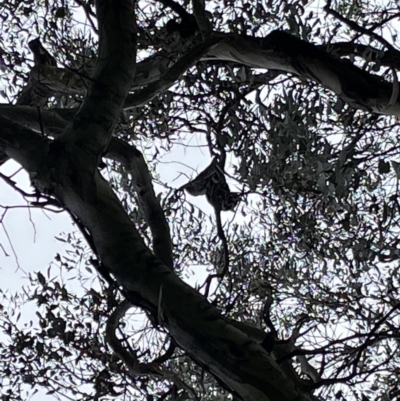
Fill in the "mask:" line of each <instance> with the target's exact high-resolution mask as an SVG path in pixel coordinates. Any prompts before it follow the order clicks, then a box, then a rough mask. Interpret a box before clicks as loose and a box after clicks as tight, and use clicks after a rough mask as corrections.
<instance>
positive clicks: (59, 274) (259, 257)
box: [0, 0, 400, 401]
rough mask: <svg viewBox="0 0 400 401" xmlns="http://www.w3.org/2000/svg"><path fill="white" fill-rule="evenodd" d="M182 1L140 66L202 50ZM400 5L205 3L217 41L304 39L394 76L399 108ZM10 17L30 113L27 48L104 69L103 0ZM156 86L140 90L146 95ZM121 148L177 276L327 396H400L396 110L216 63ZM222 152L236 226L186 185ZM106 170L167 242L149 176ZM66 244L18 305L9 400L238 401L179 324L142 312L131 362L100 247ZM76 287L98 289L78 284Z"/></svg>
mask: <svg viewBox="0 0 400 401" xmlns="http://www.w3.org/2000/svg"><path fill="white" fill-rule="evenodd" d="M171 4H175V6H174V5H171ZM176 4H178V3H173V2H172V1H171V0H160V1H146V2H138V4H137V5H136V16H137V25H138V32H139V33H138V56H137V57H138V60H139V61H142V60H146V59H148V58H151V59H152V60H154V63H156V62H157V60H158V59H161V58H168V57H177V55H182V54H185V52H188V51H190V49H191V48H192V47H194V46H195V45H196V42H195V41H193V40H192V39H191V37H192V36H193V35H197V36H195V37H196V38H197V39H196V40H198V36H199V34H198V33H197V34H196V33H192V32H191V30H190V27H185V26H184V22H185V19H184V18H183V17H184V13H183V11H182V10H186V11H187V12H190V13H191V12H192V9H193V8H192V7H193V6H192V5H191V3H189V2H187V1H185V2H182V3H179V4H178V5H176ZM399 7H400V6H399V5H398V4H397V2H391V1H385V2H380V1H376V2H375V1H368V2H367V1H363V0H361V1H353V2H346V1H343V2H340V1H334V2H332V3H331V2H328V3H327V4H325V7H324V8H320V7H319V4H318V5H317V4H316V3H306V2H304V1H297V0H293V1H292V0H290V1H273V0H271V1H267V2H261V1H260V2H245V1H243V2H242V1H223V2H222V1H218V2H207V4H206V10H207V12H206V13H205V14H204V15H205V16H206V17H207V20H208V22H209V24H210V25H211V27H212V29H213V30H214V31H218V32H227V33H228V32H234V33H239V34H243V35H249V36H255V37H265V36H267V35H268V33H270V32H271V31H273V30H276V29H279V30H287V31H289V32H291V33H292V34H293V35H295V36H298V37H299V38H301V39H303V40H305V41H308V42H310V43H313V44H314V45H316V46H318V48H319V49H322V50H324V51H327V52H330V53H331V54H332V55H334V56H335V57H342V59H343V60H347V63H353V64H355V65H357V66H359V67H360V68H361V69H362V70H364V71H366V72H368V73H370V74H373V75H379V76H381V77H382V79H384V80H386V81H388V82H393V84H392V87H393V94H395V95H396V96H395V99H394V101H396V98H397V95H398V92H399V84H398V81H397V78H393V77H394V76H395V75H396V68H397V67H398V65H397V64H396V62H398V61H397V60H398V59H399V58H398V57H399V55H400V53H399V51H398V50H397V48H396V47H395V44H396V41H397V30H396V29H397V26H396V24H398V22H397V21H398V19H399V16H400V8H399ZM180 8H182V10H181V11H180V12H181V14H179V15H178V14H177V10H180ZM174 11H175V12H174ZM177 17H180V19H179V18H178V19H177ZM0 20H1V22H0V30H1V31H2V33H3V34H2V37H1V38H0V56H1V60H2V62H1V69H2V72H3V75H2V76H1V84H2V96H3V98H6V99H7V101H8V102H9V103H10V104H14V103H15V102H17V103H18V99H21V98H20V96H21V90H22V88H23V87H24V86H25V85H26V83H27V82H28V77H30V75H31V71H32V68H33V64H34V63H33V53H32V51H29V47H28V42H29V41H31V40H33V39H35V38H36V37H40V41H41V43H42V44H43V46H44V47H45V48H46V49H47V50H48V52H49V53H50V55H52V56H53V57H54V59H55V60H56V61H57V65H58V68H62V69H64V70H65V71H67V72H68V73H71V72H74V73H76V74H77V76H87V74H90V73H91V71H92V69H93V66H94V64H95V61H96V54H97V51H98V43H97V41H98V32H97V22H96V11H95V6H94V4H92V1H90V0H89V1H86V0H75V1H68V2H67V1H65V0H62V1H58V0H57V1H50V2H49V1H33V0H26V1H12V0H9V1H7V2H3V4H2V11H1V12H0ZM172 20H174V21H173V22H175V24H173V23H170V24H169V25H168V21H170V22H171V21H172ZM177 21H178V22H177ZM192 23H194V24H196V20H192ZM194 31H196V29H194ZM297 56H298V57H301V54H300V55H297ZM297 56H296V57H297ZM293 57H295V56H293ZM396 57H397V58H396ZM35 63H36V61H35ZM167 67H168V66H167ZM138 71H139V70H138ZM161 73H163V72H161ZM49 76H50V78H49V82H50V83H51V85H49V87H48V91H49V93H46V94H45V95H43V93H40V95H39V97H40V98H41V99H42V100H43V98H45V101H44V102H41V103H40V104H37V106H40V107H41V108H42V109H43V110H53V109H56V110H59V109H67V112H68V110H70V111H71V110H72V111H74V110H76V108H77V107H79V106H80V105H81V104H82V102H83V100H84V98H85V96H86V88H85V87H84V86H83V87H82V86H80V84H79V85H78V84H76V85H75V83H73V84H71V86H70V89H69V92H68V91H67V90H65V88H64V87H61V86H60V87H57V85H55V83H54V81H52V79H51V75H50V73H49ZM144 76H145V75H144ZM145 78H146V77H145ZM148 85H151V83H148ZM145 90H146V86H142V85H141V84H139V85H138V87H137V88H133V92H131V94H130V95H129V96H134V94H139V95H140V94H141V93H143V92H144V91H145ZM141 91H142V92H141ZM36 95H37V93H36ZM139 97H140V96H139ZM20 104H23V103H20ZM25 104H26V103H25ZM29 106H32V107H33V106H34V104H29ZM389 106H390V105H388V108H389ZM0 112H2V111H1V110H0ZM4 113H6V112H4ZM388 114H390V113H388ZM113 135H114V137H115V138H119V139H120V140H122V141H124V142H126V143H129V144H131V145H133V146H135V147H136V148H137V149H139V150H140V151H141V152H142V153H143V155H144V156H145V158H146V160H147V165H148V168H149V170H150V171H151V173H152V176H153V185H154V188H155V191H156V193H157V199H158V200H159V203H160V205H161V206H162V209H163V211H164V213H165V216H166V218H167V220H168V223H169V227H170V231H171V236H172V243H173V260H174V271H175V272H176V274H178V275H179V276H180V277H181V278H183V279H187V278H188V277H189V276H192V275H193V274H195V276H196V278H197V280H198V282H200V281H202V282H203V281H204V285H200V284H199V286H198V287H199V288H198V290H199V291H200V292H201V293H203V294H205V295H207V297H208V300H209V301H210V302H211V303H212V304H213V305H214V306H216V307H217V308H218V309H219V310H220V311H221V313H222V314H223V315H224V316H226V317H229V318H231V319H234V320H238V321H240V322H245V323H249V324H251V325H253V326H256V327H258V328H262V329H263V330H264V331H265V332H266V333H272V336H273V337H274V341H277V340H278V341H281V340H287V343H288V344H290V347H291V348H290V349H289V351H288V352H286V354H284V355H281V356H280V358H278V362H279V363H281V364H285V363H287V362H288V361H290V360H291V361H292V362H291V363H292V364H293V366H294V369H295V371H296V372H297V373H298V375H299V376H300V377H301V378H303V379H307V380H309V381H311V382H312V387H313V391H314V395H315V396H316V397H318V399H321V400H333V399H337V400H353V399H354V400H363V401H365V400H368V399H370V400H396V399H398V397H399V391H400V382H399V377H400V359H399V358H400V353H399V339H400V332H399V323H400V320H399V318H400V316H399V310H400V309H399V307H400V294H399V289H398V288H399V285H400V273H399V255H400V247H399V239H398V233H399V226H400V203H399V194H398V187H399V178H400V148H399V140H400V126H399V123H398V118H397V116H391V115H378V114H375V113H371V112H369V111H368V110H361V109H356V108H354V107H352V106H350V105H349V104H348V103H345V102H344V101H343V100H342V99H341V98H340V96H338V94H335V93H334V92H333V91H331V90H329V89H326V88H324V87H323V86H321V85H320V84H319V82H318V80H314V81H312V80H310V79H302V78H301V77H299V76H298V74H294V73H287V72H282V71H278V70H274V69H269V70H261V69H259V68H251V66H249V65H241V64H239V63H237V62H227V61H221V60H215V61H213V60H212V61H210V60H202V61H199V62H197V63H196V64H195V65H193V66H190V65H189V66H188V68H187V69H186V72H185V73H184V74H183V75H182V76H180V75H179V76H178V77H177V79H176V80H175V82H174V83H173V85H166V87H165V88H163V90H162V91H158V92H157V94H156V95H155V96H153V97H152V98H149V97H148V98H147V99H146V101H145V102H143V104H139V102H138V103H136V104H135V103H134V102H133V103H132V106H129V107H125V108H124V110H123V113H122V115H121V118H120V119H119V121H118V122H117V125H116V126H115V129H114V134H113ZM0 149H1V147H0ZM214 157H219V158H226V163H225V167H224V169H225V177H226V180H227V183H228V185H229V188H230V190H231V191H232V192H236V193H239V194H240V202H239V204H238V206H236V208H235V209H234V210H233V211H222V212H220V211H218V210H217V209H218V208H216V207H213V206H211V205H210V204H209V203H207V201H206V197H202V198H200V197H199V198H195V197H192V196H190V195H189V194H188V193H187V192H184V191H182V190H179V188H181V186H182V185H184V184H186V183H187V182H188V181H189V179H192V178H194V177H195V176H196V171H197V173H198V172H200V171H202V170H203V169H204V168H205V167H206V166H207V165H208V164H210V163H211V160H212V159H213V158H214ZM0 160H1V151H0ZM103 163H104V165H103V166H102V173H103V175H104V176H105V177H106V178H107V180H109V182H110V183H111V184H112V186H113V188H114V189H115V191H116V192H117V193H118V196H119V199H120V200H121V202H122V204H123V206H124V208H125V210H126V211H127V213H128V214H129V216H130V217H131V219H132V221H134V222H135V224H136V226H137V228H138V229H139V232H140V233H141V235H142V237H143V238H144V240H145V241H146V243H147V244H148V245H149V246H151V244H152V234H151V232H150V227H149V222H148V221H147V220H146V218H145V216H144V215H145V214H146V212H145V211H144V210H145V208H146V206H143V199H141V198H140V194H139V195H138V186H137V184H135V180H134V179H133V178H132V176H131V172H130V171H128V170H127V169H126V166H124V165H123V164H121V163H119V162H118V161H116V160H113V159H112V158H108V157H107V154H106V155H105V157H104V158H103ZM188 166H189V167H188ZM191 168H193V169H194V170H192V169H191ZM10 185H12V182H10ZM139 192H140V191H139ZM50 198H51V197H50ZM29 199H30V200H31V201H33V200H34V198H29ZM219 214H221V223H222V228H223V232H222V233H221V231H220V228H219V227H218V224H217V223H216V221H218V219H219V217H218V215H219ZM86 239H87V238H86ZM63 240H64V241H65V243H66V247H67V248H66V254H65V255H62V256H59V255H58V256H57V257H56V260H55V261H54V262H53V263H52V268H51V269H49V270H47V271H46V270H45V266H44V267H43V268H44V269H43V270H42V272H36V273H34V274H32V276H31V277H30V284H29V286H27V287H25V288H24V290H23V291H21V293H20V294H19V295H11V294H8V293H4V294H2V296H3V300H2V302H1V306H0V311H1V315H0V316H1V319H0V327H1V328H2V331H3V336H2V337H1V338H2V343H1V345H0V360H1V362H0V376H3V379H2V382H0V392H1V394H2V397H3V399H4V400H19V399H28V394H31V393H32V392H34V391H37V390H38V389H41V390H40V391H42V389H45V391H46V392H47V391H48V392H50V393H52V394H53V396H55V397H58V398H70V399H74V400H98V399H100V398H101V399H102V400H106V399H131V398H135V399H138V400H189V399H197V400H225V399H236V398H232V397H235V396H234V395H232V394H231V391H230V389H229V388H226V386H223V385H222V383H218V382H217V381H215V379H214V378H213V377H212V375H211V374H210V373H212V372H210V371H209V370H208V369H207V368H206V367H203V366H200V365H199V364H197V363H195V362H193V361H192V359H191V358H189V357H188V355H187V353H186V351H185V350H182V349H180V348H179V347H176V346H175V345H176V344H175V342H174V340H173V339H171V337H170V336H169V334H168V330H166V329H165V328H163V324H162V319H161V323H160V321H158V322H157V321H155V320H154V316H151V315H150V314H149V313H143V312H142V311H141V310H140V309H139V308H136V307H134V308H131V309H129V312H128V314H126V315H125V316H124V319H123V320H121V323H120V325H119V328H118V331H117V333H118V338H119V339H120V345H121V346H123V348H124V350H125V351H127V352H128V354H129V355H128V356H125V358H124V356H121V353H122V354H123V351H121V350H120V352H119V353H118V352H117V351H116V349H115V347H114V348H113V346H111V345H110V338H109V336H108V335H107V333H106V331H107V328H108V326H109V325H110V319H111V318H110V316H111V317H112V312H113V311H114V310H115V308H116V307H117V305H119V304H120V302H122V300H123V295H121V293H120V292H119V291H118V287H117V286H115V285H113V284H112V283H111V284H110V282H107V281H105V280H104V279H103V278H100V279H99V280H98V279H96V278H95V276H96V274H97V272H96V266H97V265H96V262H95V261H94V256H93V253H92V251H93V249H92V250H91V249H89V248H88V247H87V245H86V243H85V242H84V241H83V240H82V238H81V237H80V236H75V235H67V236H65V238H64V239H63ZM89 242H90V241H89ZM90 245H92V244H90ZM227 254H228V256H229V266H228V267H227V266H226V263H227ZM79 266H80V267H79ZM97 267H98V266H97ZM204 267H206V270H207V274H209V277H208V278H207V277H205V276H204V271H205V270H204ZM226 267H227V268H226ZM76 269H78V270H76ZM77 271H78V274H76V272H77ZM198 272H203V273H198ZM3 274H4V271H3ZM72 276H75V277H78V278H79V280H78V282H80V283H81V284H82V288H78V289H77V280H72V281H69V280H67V279H66V277H72ZM203 276H204V277H203ZM191 282H193V280H192V281H191ZM177 296H179V294H177ZM32 301H35V303H36V307H37V312H36V316H35V318H28V319H26V318H24V319H25V320H24V321H28V323H26V324H23V323H20V322H19V320H18V319H17V315H18V313H19V310H20V309H21V310H22V312H23V310H24V305H25V304H27V303H29V304H30V305H31V302H32ZM22 316H24V314H22ZM114 319H115V316H114ZM117 320H118V319H117ZM118 322H119V320H118ZM264 345H265V344H264ZM266 347H268V346H266ZM129 358H131V359H129ZM304 359H305V360H306V362H304ZM302 361H303V362H302ZM138 372H139V373H138ZM40 394H42V393H40ZM238 399H240V398H238Z"/></svg>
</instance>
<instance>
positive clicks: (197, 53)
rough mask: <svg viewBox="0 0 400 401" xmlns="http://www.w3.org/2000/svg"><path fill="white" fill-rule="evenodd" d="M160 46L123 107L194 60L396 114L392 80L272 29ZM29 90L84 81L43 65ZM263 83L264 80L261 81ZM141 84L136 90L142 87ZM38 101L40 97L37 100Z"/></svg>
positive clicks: (67, 89) (82, 85)
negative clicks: (257, 72)
mask: <svg viewBox="0 0 400 401" xmlns="http://www.w3.org/2000/svg"><path fill="white" fill-rule="evenodd" d="M184 47H186V45H185V46H184V44H182V49H179V48H178V49H176V50H175V51H174V52H173V53H172V54H166V53H165V51H162V52H160V53H159V54H156V55H153V56H151V57H149V58H148V59H145V60H144V61H142V62H140V63H138V65H137V73H136V74H135V77H134V78H133V79H132V82H131V86H130V90H131V91H133V90H134V91H136V93H135V94H132V95H131V96H129V97H128V99H127V100H126V102H125V107H126V108H129V107H136V106H140V105H143V104H145V103H146V102H148V101H150V100H151V99H152V98H154V96H156V95H157V94H158V93H160V92H162V91H164V90H166V89H167V88H169V87H170V86H172V85H173V84H174V82H176V80H177V79H179V78H180V77H181V76H182V75H183V74H184V72H185V71H186V70H187V69H188V68H189V67H190V66H192V65H194V64H195V63H196V62H197V61H204V62H206V61H210V60H212V61H230V62H235V63H240V64H243V65H246V66H248V67H253V68H261V69H268V70H277V71H281V72H285V73H291V74H294V75H296V76H298V77H299V78H301V79H310V80H312V81H314V82H317V83H319V84H321V85H322V86H324V87H325V88H328V89H330V90H332V91H333V92H334V93H335V94H336V95H337V96H339V97H340V98H341V99H342V100H344V101H345V102H346V103H348V104H349V105H350V106H352V107H354V108H356V109H362V110H367V111H370V112H374V113H377V114H385V115H395V116H399V115H400V102H399V88H398V82H397V80H396V79H395V80H394V82H393V83H389V82H387V81H385V80H384V79H382V78H380V77H379V76H377V75H373V74H370V73H368V72H366V71H364V70H361V69H360V68H358V67H356V66H355V65H353V64H352V63H351V62H350V61H349V60H347V59H345V60H342V59H339V58H335V57H333V56H332V55H330V54H329V53H327V52H325V51H324V50H322V49H321V48H320V47H318V46H315V45H313V44H311V43H309V42H306V41H303V40H301V39H299V38H297V37H295V36H293V35H290V34H288V33H285V32H282V31H273V32H271V33H270V34H269V35H267V36H266V37H265V38H256V37H250V36H241V35H236V34H228V33H211V34H210V35H209V36H208V37H207V38H206V39H205V40H204V41H203V42H201V43H198V44H196V45H195V46H194V47H192V48H191V50H189V51H186V52H185V51H183V48H184ZM32 76H33V78H34V79H35V82H34V83H31V84H32V85H33V86H32V87H31V88H30V90H25V91H24V98H23V99H22V102H20V104H32V102H36V103H33V104H35V105H37V103H38V98H40V95H43V96H44V97H46V96H49V94H50V93H54V94H57V93H58V94H60V93H75V94H82V93H85V92H86V87H87V86H88V85H89V83H90V80H87V79H84V78H83V76H82V74H81V75H76V76H75V77H74V74H73V73H72V72H71V71H70V70H64V69H61V68H57V67H50V66H45V68H42V69H40V68H38V69H37V70H36V71H35V73H34V74H32ZM266 83H267V82H266ZM142 87H143V89H139V88H142ZM41 103H43V99H42V101H41Z"/></svg>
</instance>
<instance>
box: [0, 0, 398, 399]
mask: <svg viewBox="0 0 400 401" xmlns="http://www.w3.org/2000/svg"><path fill="white" fill-rule="evenodd" d="M98 16H99V31H100V39H101V40H100V55H99V61H98V64H97V66H96V67H95V69H94V72H93V75H92V77H91V79H90V80H89V81H90V85H89V90H88V92H87V96H86V99H85V101H84V103H83V106H82V107H81V109H80V110H79V111H78V112H77V113H76V114H75V115H74V117H73V119H72V120H71V119H70V118H72V116H63V113H61V112H60V113H52V112H49V114H46V115H47V116H48V117H49V119H48V120H47V119H44V120H46V123H45V126H46V127H47V128H48V129H49V130H50V129H51V128H49V127H51V124H54V125H53V129H54V130H55V131H54V132H57V134H58V136H57V138H56V139H54V140H50V139H48V138H45V137H42V136H41V135H38V134H40V133H41V130H42V128H43V127H42V125H41V124H40V123H39V124H36V125H35V123H34V122H33V121H34V116H33V113H34V111H33V110H31V109H30V110H27V109H26V110H25V111H26V116H27V118H26V120H25V121H22V120H21V123H19V122H18V121H15V118H14V116H13V115H12V113H13V112H15V109H9V110H8V111H9V114H8V116H7V112H5V114H3V115H2V116H1V117H0V122H1V124H0V127H1V128H0V149H1V150H2V152H3V153H4V154H5V155H6V156H7V157H12V158H14V159H15V160H17V161H18V162H19V163H21V165H22V166H23V167H24V168H25V169H26V170H27V171H28V172H29V173H30V175H31V178H32V181H33V182H34V184H35V185H36V187H37V188H38V189H39V190H40V191H42V192H44V193H47V194H49V193H50V194H52V195H54V197H55V198H56V199H57V200H58V201H59V202H60V204H61V205H62V206H63V207H65V208H66V209H67V210H68V211H69V212H70V213H71V214H72V215H73V216H74V217H75V218H76V219H78V220H79V221H80V222H81V224H82V225H83V226H84V227H85V230H86V231H87V233H88V234H89V235H90V238H91V240H92V241H93V243H94V247H95V250H96V253H97V254H98V256H99V257H100V259H101V262H102V263H103V265H104V266H105V268H106V269H107V270H108V272H109V273H111V275H112V276H113V277H114V278H115V279H116V280H117V282H118V284H119V285H120V286H121V287H122V288H123V289H124V293H125V294H126V297H127V298H128V300H129V301H131V302H132V303H134V304H135V305H138V306H140V307H142V308H143V309H146V310H147V311H148V312H149V313H151V314H153V316H156V317H157V319H158V323H159V324H160V325H163V326H164V327H166V329H167V330H168V331H169V333H170V334H171V336H172V337H173V339H174V340H175V341H176V343H177V344H178V345H179V346H180V347H181V348H182V349H184V350H185V351H186V352H187V353H188V354H189V355H190V356H191V357H192V358H193V360H195V361H196V362H197V363H198V364H200V365H201V366H202V367H204V368H205V369H206V370H207V371H209V372H210V373H211V374H213V375H214V376H215V377H216V378H217V379H218V380H219V381H220V382H222V383H224V384H225V385H226V386H227V387H228V388H229V389H230V390H231V391H232V392H233V393H236V394H237V395H239V396H240V397H241V398H242V399H243V400H245V401H309V400H314V399H315V398H313V397H312V396H310V395H309V394H308V393H307V391H306V388H305V386H304V382H302V381H301V380H300V379H298V378H296V377H295V376H292V375H290V376H289V375H288V374H287V373H285V372H284V371H283V370H282V368H281V367H280V366H278V365H277V363H276V362H275V361H274V359H273V358H272V356H271V355H269V354H268V353H267V352H266V351H265V350H264V349H263V348H262V347H261V346H260V345H259V343H258V342H255V341H254V340H253V339H252V338H251V337H249V336H248V335H247V334H246V333H247V330H245V329H241V328H240V327H241V326H240V325H236V324H232V323H231V322H230V321H229V320H227V319H226V318H224V317H222V316H221V315H220V313H219V311H218V310H217V309H216V308H215V307H213V306H212V305H211V304H210V303H209V302H208V301H207V300H206V299H205V298H204V297H203V296H201V295H200V294H199V293H198V292H197V291H196V290H194V289H193V288H191V287H190V286H188V285H187V284H185V283H184V282H183V281H182V280H181V279H180V278H179V277H177V275H176V274H174V273H173V271H172V270H171V266H172V261H170V260H169V259H168V257H170V252H171V249H170V243H169V242H170V238H169V237H168V235H166V234H165V230H166V229H167V228H166V227H164V231H163V234H162V235H160V236H159V240H160V241H161V244H159V245H158V246H159V248H158V249H159V252H158V256H159V257H157V256H155V255H154V254H153V252H151V251H150V249H149V248H148V247H147V246H146V245H145V243H144V241H143V239H142V238H141V237H140V235H139V233H138V231H137V230H136V228H135V226H134V224H133V223H132V222H131V220H130V219H129V216H128V215H127V214H126V212H125V210H124V209H123V207H122V205H121V203H120V201H119V200H118V198H117V196H116V195H115V194H114V192H113V191H112V189H111V188H110V186H109V184H108V183H107V182H106V181H105V180H104V179H103V178H102V177H101V174H100V173H99V171H98V169H97V165H98V161H99V158H100V157H101V155H102V153H103V152H104V151H106V149H107V148H108V146H109V142H110V139H111V135H112V131H113V128H114V126H115V124H116V121H117V120H118V118H119V116H120V114H121V111H122V109H123V107H124V106H126V98H127V96H128V92H129V91H130V89H131V88H132V85H133V83H134V80H135V75H134V71H135V40H134V36H135V26H134V23H133V21H134V19H135V18H134V14H133V3H132V2H130V1H128V0H121V1H120V2H114V1H111V0H99V1H98ZM200 59H204V60H210V59H213V60H227V61H234V62H240V63H242V64H245V65H248V66H251V67H257V68H268V69H278V70H282V71H285V72H289V73H292V74H296V75H299V76H300V77H303V78H307V79H312V80H315V81H318V82H320V83H321V84H322V85H324V86H325V87H327V88H330V89H331V90H333V91H334V92H335V93H337V94H338V95H339V96H340V97H342V98H343V99H344V100H346V101H347V102H348V103H350V104H351V105H353V106H354V107H359V108H363V109H366V110H371V111H374V112H379V113H383V114H394V115H397V114H398V113H399V104H398V102H397V98H396V99H394V100H393V94H394V93H395V92H396V90H395V89H396V88H395V85H390V84H389V83H386V82H383V81H382V80H380V79H379V78H377V77H374V76H372V75H370V74H367V73H365V72H361V70H359V69H358V68H357V67H355V66H353V65H351V64H350V63H348V62H345V61H341V60H338V59H334V58H332V57H331V56H329V55H328V54H327V53H325V52H323V51H321V50H318V49H316V48H315V46H313V45H310V44H307V43H306V42H303V41H300V40H299V39H296V38H294V37H291V36H290V35H287V34H285V33H282V32H274V33H272V34H271V35H269V36H267V37H266V38H264V39H257V38H246V37H240V36H237V35H222V34H221V35H220V34H218V35H214V36H213V37H211V38H210V39H209V42H207V43H206V45H205V44H204V43H203V44H202V45H199V47H197V48H196V49H194V50H193V51H191V52H189V53H188V54H186V56H184V57H182V58H180V59H179V61H178V62H176V63H175V64H174V66H173V67H172V68H171V69H169V70H168V71H167V72H165V73H164V74H163V75H162V77H163V78H162V79H161V80H160V82H159V86H158V88H161V89H162V90H165V88H167V87H168V85H169V84H170V82H173V81H174V80H175V79H177V78H179V76H180V75H181V74H182V73H183V72H184V71H185V70H186V69H187V68H188V66H190V65H192V64H193V63H194V62H196V61H197V60H200ZM144 91H146V88H145V89H144V90H143V91H141V93H140V94H136V95H137V97H136V99H135V95H133V97H131V101H132V102H133V103H134V102H135V101H137V102H138V101H139V100H141V101H142V99H145V98H146V96H145V95H146V93H145V92H144ZM156 92H157V85H154V86H153V87H152V89H151V91H149V93H148V94H147V95H148V96H153V94H154V93H156ZM138 99H139V100H138ZM19 110H20V111H21V109H19ZM3 111H4V109H3ZM5 115H6V116H5ZM28 116H30V117H29V118H30V120H29V118H28ZM66 120H68V121H69V122H68V124H67V125H66V126H64V123H65V121H66ZM29 121H30V122H29ZM109 151H110V154H112V152H115V155H114V157H115V158H117V157H121V161H123V160H125V163H128V164H129V163H132V169H133V168H135V169H139V170H140V169H141V168H142V167H141V166H140V163H139V162H138V164H135V163H136V162H135V163H133V162H132V161H130V162H129V161H127V160H129V157H128V156H127V155H125V156H124V150H123V149H118V146H116V148H114V149H113V150H112V149H110V150H109ZM124 157H125V158H128V159H124ZM140 177H141V179H142V180H143V181H141V182H144V183H145V184H143V185H147V184H148V181H149V180H150V179H149V177H148V176H146V172H144V173H143V174H142V175H141V176H140ZM137 185H138V186H139V187H140V185H141V184H140V183H137ZM147 194H148V196H149V198H144V200H143V201H144V202H145V203H147V207H149V209H151V206H149V204H148V203H149V199H150V198H151V197H152V196H153V195H152V194H151V193H150V192H148V193H147ZM146 196H147V195H146ZM146 199H147V200H146ZM161 212H162V211H161ZM153 218H154V217H153ZM163 241H165V242H166V243H165V244H163V243H162V242H163ZM167 242H168V243H167ZM163 245H165V247H164V248H163ZM155 248H156V246H155ZM155 253H157V252H155ZM168 255H169V256H168ZM161 260H163V261H164V263H163V262H162V261H161Z"/></svg>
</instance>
